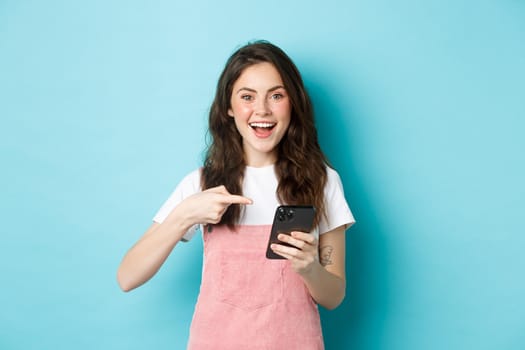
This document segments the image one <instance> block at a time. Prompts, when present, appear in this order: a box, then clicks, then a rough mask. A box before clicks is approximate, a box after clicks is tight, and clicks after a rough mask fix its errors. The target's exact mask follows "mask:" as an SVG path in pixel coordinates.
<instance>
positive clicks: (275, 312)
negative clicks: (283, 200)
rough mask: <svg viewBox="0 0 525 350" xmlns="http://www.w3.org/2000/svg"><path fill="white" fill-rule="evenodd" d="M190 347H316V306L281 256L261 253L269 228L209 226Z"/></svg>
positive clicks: (305, 349)
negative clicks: (272, 257)
mask: <svg viewBox="0 0 525 350" xmlns="http://www.w3.org/2000/svg"><path fill="white" fill-rule="evenodd" d="M205 231H206V232H205V233H203V235H204V267H203V276H202V284H201V289H200V294H199V298H198V301H197V305H196V306H195V313H194V315H193V321H192V324H191V329H190V338H189V343H188V349H190V350H203V349H204V350H295V349H297V350H322V349H324V345H323V335H322V331H321V324H320V319H319V312H318V309H317V305H316V304H315V302H314V301H313V300H312V297H311V296H310V294H309V293H308V290H307V289H306V287H305V285H304V283H303V281H302V280H301V278H300V277H299V275H298V274H297V273H295V272H294V271H293V270H292V269H291V267H290V264H289V262H288V261H287V260H268V259H266V256H265V251H266V244H267V240H268V236H269V232H270V226H268V225H264V226H238V231H237V232H232V231H230V230H229V229H228V228H227V227H225V226H213V230H212V232H207V231H208V230H205Z"/></svg>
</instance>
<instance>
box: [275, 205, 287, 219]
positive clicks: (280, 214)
mask: <svg viewBox="0 0 525 350" xmlns="http://www.w3.org/2000/svg"><path fill="white" fill-rule="evenodd" d="M277 219H278V220H279V221H284V220H285V219H286V211H285V210H284V208H279V211H278V214H277Z"/></svg>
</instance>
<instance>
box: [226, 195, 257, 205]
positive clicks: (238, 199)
mask: <svg viewBox="0 0 525 350" xmlns="http://www.w3.org/2000/svg"><path fill="white" fill-rule="evenodd" d="M224 203H229V204H252V203H253V201H252V200H251V199H250V198H247V197H243V196H239V195H236V194H230V195H227V196H224Z"/></svg>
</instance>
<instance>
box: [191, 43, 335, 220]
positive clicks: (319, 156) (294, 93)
mask: <svg viewBox="0 0 525 350" xmlns="http://www.w3.org/2000/svg"><path fill="white" fill-rule="evenodd" d="M262 62H268V63H270V64H272V65H273V66H274V67H275V68H276V69H277V71H278V72H279V74H280V75H281V79H282V81H283V84H284V88H285V89H286V91H287V93H288V96H289V98H290V103H291V107H292V108H291V120H290V125H289V127H288V130H287V131H286V134H285V135H284V137H283V139H282V140H281V142H280V143H279V145H278V146H277V147H278V152H277V153H278V155H277V161H276V164H275V172H276V175H277V179H278V186H277V198H278V200H279V202H280V203H282V204H293V205H313V206H314V207H315V208H316V217H315V220H314V223H315V225H318V224H319V221H320V220H321V216H325V217H326V215H325V203H324V187H325V184H326V179H327V175H326V166H327V165H328V161H327V159H326V156H325V155H324V154H323V152H322V150H321V148H320V146H319V142H318V140H317V130H316V128H315V123H314V113H313V107H312V103H311V100H310V97H309V96H308V93H307V92H306V89H305V87H304V84H303V80H302V78H301V74H300V73H299V70H298V69H297V67H296V66H295V64H294V63H293V62H292V60H291V59H290V58H289V57H288V55H286V53H284V51H283V50H281V49H280V48H279V47H277V46H275V45H273V44H271V43H269V42H267V41H256V42H253V43H249V44H247V45H245V46H243V47H241V48H240V49H238V50H237V51H235V52H234V53H233V55H232V56H231V57H230V58H229V59H228V61H227V62H226V66H225V68H224V70H223V72H222V74H221V75H220V78H219V81H218V83H217V90H216V93H215V98H214V101H213V103H212V105H211V108H210V113H209V129H208V136H209V145H208V148H207V150H206V155H205V160H204V166H203V169H202V177H201V186H202V189H208V188H211V187H216V186H220V185H224V186H225V187H226V189H227V190H228V192H230V193H232V194H242V183H243V177H244V169H245V166H246V164H245V159H244V151H243V145H242V137H241V135H240V134H239V132H238V131H237V128H236V126H235V122H234V118H231V117H230V116H228V109H229V108H230V103H231V96H232V89H233V85H234V83H235V82H236V80H237V79H238V78H239V77H240V75H241V74H242V72H243V71H244V70H245V69H246V68H247V67H250V66H252V65H254V64H257V63H262ZM241 214H242V212H241V207H240V206H239V205H237V204H234V205H231V206H230V207H229V208H228V209H227V210H226V212H225V213H224V215H223V216H222V220H221V221H220V223H219V224H225V225H228V226H229V227H230V228H234V226H235V224H236V223H237V222H238V221H239V219H240V217H241Z"/></svg>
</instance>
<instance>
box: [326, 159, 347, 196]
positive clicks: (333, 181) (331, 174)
mask: <svg viewBox="0 0 525 350" xmlns="http://www.w3.org/2000/svg"><path fill="white" fill-rule="evenodd" d="M342 186H343V184H342V182H341V177H340V176H339V173H338V172H337V171H336V170H335V169H334V168H331V167H330V166H328V165H327V166H326V185H325V189H326V190H328V191H329V190H332V189H334V188H341V187H342Z"/></svg>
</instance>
